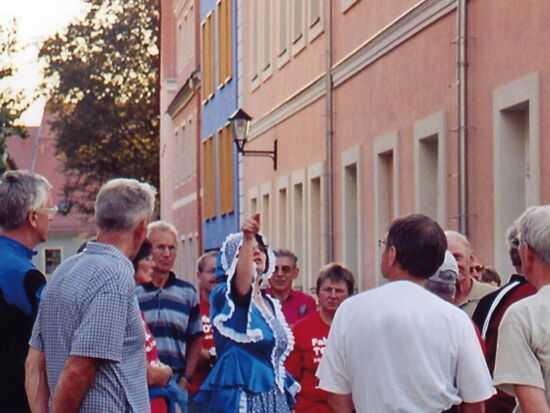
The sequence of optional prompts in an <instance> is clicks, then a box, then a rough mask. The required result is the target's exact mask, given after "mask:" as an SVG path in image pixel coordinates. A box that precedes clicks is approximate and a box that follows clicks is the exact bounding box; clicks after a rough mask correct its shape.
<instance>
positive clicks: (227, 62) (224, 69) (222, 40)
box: [218, 0, 233, 86]
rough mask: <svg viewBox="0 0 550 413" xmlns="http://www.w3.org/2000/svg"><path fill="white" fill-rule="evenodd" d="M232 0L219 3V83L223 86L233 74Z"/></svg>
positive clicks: (221, 0)
mask: <svg viewBox="0 0 550 413" xmlns="http://www.w3.org/2000/svg"><path fill="white" fill-rule="evenodd" d="M232 40H233V25H232V24H231V0H220V2H219V3H218V84H219V85H220V86H221V85H223V84H224V83H226V82H227V81H228V80H229V79H231V76H232V64H231V63H232V52H231V49H232Z"/></svg>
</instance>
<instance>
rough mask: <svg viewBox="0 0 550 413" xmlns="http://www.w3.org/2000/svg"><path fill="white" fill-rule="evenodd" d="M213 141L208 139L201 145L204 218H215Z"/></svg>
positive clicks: (210, 138)
mask: <svg viewBox="0 0 550 413" xmlns="http://www.w3.org/2000/svg"><path fill="white" fill-rule="evenodd" d="M214 159H215V158H214V139H213V138H212V137H209V138H208V139H206V140H205V141H204V143H203V171H204V172H203V173H204V198H203V206H204V217H205V218H206V219H210V218H214V217H215V216H216V192H215V191H216V170H215V162H214Z"/></svg>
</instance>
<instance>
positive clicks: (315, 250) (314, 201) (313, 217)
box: [304, 176, 326, 291]
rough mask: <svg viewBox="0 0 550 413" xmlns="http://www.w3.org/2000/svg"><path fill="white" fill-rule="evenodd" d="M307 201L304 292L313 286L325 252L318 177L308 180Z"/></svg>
mask: <svg viewBox="0 0 550 413" xmlns="http://www.w3.org/2000/svg"><path fill="white" fill-rule="evenodd" d="M308 201H309V202H308V206H309V213H308V219H309V222H308V228H309V241H308V250H309V254H308V268H309V269H310V271H308V272H307V274H304V284H305V285H304V287H305V288H304V289H305V290H306V291H307V290H308V289H310V288H311V287H313V286H314V284H315V280H316V276H317V272H318V271H319V268H321V266H322V265H323V264H324V263H325V257H324V256H323V252H324V250H325V248H324V247H325V246H324V241H325V240H326V238H325V234H324V231H323V229H324V225H323V216H322V208H323V202H322V201H321V177H320V176H316V177H315V178H313V179H310V180H309V199H308Z"/></svg>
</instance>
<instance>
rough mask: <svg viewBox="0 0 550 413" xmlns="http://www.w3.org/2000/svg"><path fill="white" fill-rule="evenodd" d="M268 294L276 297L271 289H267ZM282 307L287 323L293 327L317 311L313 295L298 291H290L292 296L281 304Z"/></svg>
mask: <svg viewBox="0 0 550 413" xmlns="http://www.w3.org/2000/svg"><path fill="white" fill-rule="evenodd" d="M266 293H268V294H269V295H271V296H272V297H275V295H274V294H273V292H272V290H271V288H267V289H266ZM281 306H282V311H283V314H284V315H285V319H286V322H287V323H288V324H289V325H291V326H292V325H294V324H296V322H297V321H298V320H300V319H302V318H304V317H305V316H307V315H309V314H313V313H315V312H316V310H317V304H316V303H315V299H314V298H313V297H312V296H311V295H309V294H306V293H303V292H301V291H296V290H291V291H290V295H289V296H288V298H287V299H286V301H284V302H281Z"/></svg>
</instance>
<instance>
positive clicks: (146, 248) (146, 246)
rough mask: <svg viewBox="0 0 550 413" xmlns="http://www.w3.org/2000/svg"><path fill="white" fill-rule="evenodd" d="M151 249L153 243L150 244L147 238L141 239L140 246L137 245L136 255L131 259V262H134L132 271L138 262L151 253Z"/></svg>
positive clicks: (135, 268) (136, 267) (135, 269)
mask: <svg viewBox="0 0 550 413" xmlns="http://www.w3.org/2000/svg"><path fill="white" fill-rule="evenodd" d="M152 251H153V245H152V244H151V241H149V240H148V239H145V240H144V241H143V244H141V247H139V251H138V252H137V254H136V256H135V257H134V259H133V260H132V264H134V271H137V269H138V264H139V262H140V261H141V260H142V259H144V258H147V257H148V256H149V255H151V252H152Z"/></svg>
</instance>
